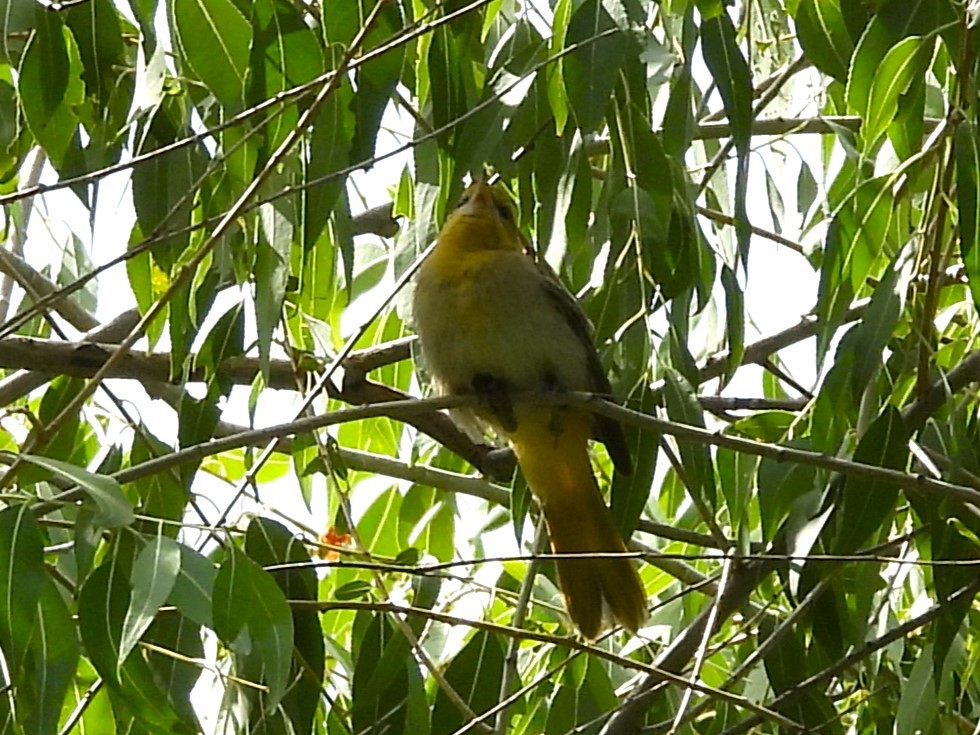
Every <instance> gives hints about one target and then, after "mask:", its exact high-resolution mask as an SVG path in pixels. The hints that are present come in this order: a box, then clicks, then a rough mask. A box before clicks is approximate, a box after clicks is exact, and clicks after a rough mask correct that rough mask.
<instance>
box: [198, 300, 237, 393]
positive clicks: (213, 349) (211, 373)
mask: <svg viewBox="0 0 980 735" xmlns="http://www.w3.org/2000/svg"><path fill="white" fill-rule="evenodd" d="M244 352H245V310H244V305H243V304H242V302H241V301H237V302H235V303H234V304H232V307H231V308H230V309H228V311H226V312H225V313H224V314H222V315H221V316H220V317H219V318H218V321H217V322H215V324H214V326H213V327H212V328H211V331H210V332H208V335H207V337H205V338H204V344H203V345H201V349H200V350H199V351H198V353H197V360H196V365H195V366H196V367H200V368H203V369H204V374H205V377H206V378H207V381H208V389H209V391H210V392H211V393H212V395H216V394H219V393H220V394H221V395H224V396H227V395H228V394H229V393H230V392H231V389H232V386H233V385H234V383H233V381H232V379H231V377H229V376H228V375H227V374H223V373H221V372H219V371H218V367H219V366H220V365H221V363H222V362H224V361H225V360H228V359H231V358H233V357H240V356H241V355H243V354H244Z"/></svg>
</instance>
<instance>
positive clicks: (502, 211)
mask: <svg viewBox="0 0 980 735" xmlns="http://www.w3.org/2000/svg"><path fill="white" fill-rule="evenodd" d="M497 214H498V215H500V219H502V220H503V221H504V222H510V221H511V220H513V219H514V213H513V212H511V211H510V207H508V206H507V205H506V204H498V205H497Z"/></svg>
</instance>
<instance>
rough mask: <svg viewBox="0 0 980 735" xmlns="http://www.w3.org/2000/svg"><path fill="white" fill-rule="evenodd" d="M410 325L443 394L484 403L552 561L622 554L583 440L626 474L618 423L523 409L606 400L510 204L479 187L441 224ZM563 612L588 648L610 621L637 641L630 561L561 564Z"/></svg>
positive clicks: (642, 613)
mask: <svg viewBox="0 0 980 735" xmlns="http://www.w3.org/2000/svg"><path fill="white" fill-rule="evenodd" d="M414 316H415V327H416V331H417V332H418V335H419V340H420V343H421V347H422V354H423V356H424V359H425V364H426V366H427V367H428V370H429V372H430V373H431V375H432V377H433V378H434V380H435V382H436V384H437V385H438V386H439V387H440V389H441V390H442V391H443V392H445V393H448V394H450V395H467V394H469V395H472V394H476V395H478V396H479V397H480V398H481V403H480V407H479V408H477V409H476V414H477V416H478V417H479V418H481V419H483V420H484V421H486V422H488V423H489V424H490V425H492V426H493V427H494V428H495V429H496V431H497V432H498V433H500V434H502V435H503V436H505V437H506V438H507V439H508V440H509V441H510V444H511V446H512V447H513V448H514V453H515V454H516V455H517V460H518V463H519V464H520V467H521V471H522V472H523V473H524V476H525V478H526V479H527V482H528V485H529V486H530V488H531V491H532V492H533V493H534V494H535V496H537V498H538V501H539V502H540V504H541V508H542V510H543V511H544V515H545V520H546V521H547V524H548V532H549V536H550V537H551V545H552V548H553V549H554V552H555V553H556V554H583V553H589V552H606V553H608V552H623V551H625V550H626V547H625V546H624V544H623V540H622V538H621V537H620V535H619V532H618V531H617V530H616V527H615V525H614V524H613V521H612V517H611V516H610V514H609V510H608V509H607V508H606V505H605V502H604V501H603V499H602V495H601V494H600V492H599V487H598V485H597V484H596V480H595V476H594V475H593V472H592V465H591V462H590V460H589V454H588V440H589V438H590V437H594V438H596V439H598V440H600V441H602V442H603V443H604V444H605V445H606V447H607V449H608V450H609V454H610V456H611V457H612V459H613V462H614V464H615V466H616V468H617V469H618V470H619V471H620V472H625V473H629V472H631V471H632V466H631V461H630V453H629V450H628V448H627V447H626V442H625V439H624V437H623V432H622V429H621V427H620V426H619V424H617V423H616V422H615V421H612V420H610V419H607V418H605V417H602V416H596V415H594V414H592V413H591V412H589V411H587V410H585V409H582V408H573V407H552V406H528V405H520V404H514V403H512V401H511V399H510V396H511V395H513V394H518V393H529V392H534V391H592V392H596V393H602V394H610V393H611V388H610V385H609V380H608V379H607V377H606V375H605V372H604V371H603V369H602V365H601V363H600V362H599V356H598V354H597V353H596V350H595V346H594V345H593V343H592V338H591V325H590V324H589V322H588V319H587V317H586V316H585V314H584V313H583V312H582V311H581V309H580V308H579V306H578V303H577V302H576V301H575V298H574V297H573V296H572V295H571V294H570V293H569V292H568V291H567V290H566V289H565V288H564V287H563V286H562V285H561V283H560V282H559V281H558V279H557V278H556V277H555V276H554V274H553V273H552V272H551V271H550V270H549V269H547V267H546V266H543V265H540V264H538V263H537V262H535V261H534V260H533V259H532V258H531V257H530V256H529V255H528V254H527V253H526V252H525V248H524V240H523V238H522V237H521V234H520V231H519V230H518V229H517V224H516V222H515V216H514V205H513V203H512V202H511V200H510V198H509V196H508V195H507V194H506V193H505V192H504V191H502V190H501V189H499V188H497V187H492V186H490V185H489V184H486V183H483V182H482V181H481V182H477V183H475V184H473V185H472V186H470V187H469V188H468V189H467V190H466V191H465V192H464V193H463V197H462V199H461V201H460V204H459V206H458V207H457V208H456V210H455V211H454V212H453V213H452V214H451V215H450V216H449V218H448V219H447V220H446V223H445V225H444V226H443V228H442V231H441V232H440V233H439V239H438V241H437V243H436V246H435V248H434V249H433V251H432V253H431V254H430V255H429V257H428V258H426V260H425V262H424V263H422V265H421V267H420V269H419V273H418V275H417V278H416V288H415V297H414ZM557 567H558V576H559V579H560V582H561V587H562V591H563V592H564V595H565V603H566V606H567V608H568V613H569V615H570V617H571V619H572V621H573V622H574V623H575V625H576V626H577V627H578V629H579V631H581V633H582V635H583V636H585V637H586V638H587V639H589V640H593V639H595V638H596V637H597V636H598V635H599V632H600V631H601V630H602V627H603V624H604V622H606V621H607V620H608V619H609V618H610V617H611V618H613V619H615V620H616V621H618V622H619V623H620V624H621V625H623V626H624V627H625V628H628V629H629V630H631V631H634V632H635V631H636V630H637V629H638V628H639V627H640V626H641V625H642V624H643V622H644V621H645V620H646V617H647V607H646V597H645V595H644V592H643V586H642V584H641V583H640V579H639V576H638V575H637V573H636V569H635V568H634V566H633V563H632V561H631V560H630V559H629V558H626V557H615V556H607V557H597V558H585V559H581V558H575V559H559V560H558V562H557Z"/></svg>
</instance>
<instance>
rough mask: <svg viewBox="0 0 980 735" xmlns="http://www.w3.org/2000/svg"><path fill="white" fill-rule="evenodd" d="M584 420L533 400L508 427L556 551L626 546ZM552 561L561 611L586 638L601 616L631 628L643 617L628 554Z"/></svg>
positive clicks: (642, 601)
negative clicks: (598, 477)
mask: <svg viewBox="0 0 980 735" xmlns="http://www.w3.org/2000/svg"><path fill="white" fill-rule="evenodd" d="M590 427H591V417H590V415H589V414H588V413H587V412H585V411H581V410H577V409H568V408H566V409H552V408H544V407H534V408H526V409H524V410H523V411H522V412H521V415H520V416H519V417H518V420H517V429H516V430H515V431H514V432H513V433H511V434H510V440H511V443H512V444H513V446H514V451H515V453H516V454H517V459H518V462H519V463H520V465H521V470H522V472H523V473H524V476H525V478H526V479H527V482H528V485H529V486H530V487H531V490H532V492H534V494H535V495H536V496H537V497H538V500H539V501H540V502H541V507H542V509H543V510H544V515H545V520H546V521H547V523H548V533H549V536H550V537H551V546H552V549H553V550H554V552H555V553H556V554H587V553H596V552H598V553H616V552H625V551H626V547H625V545H624V544H623V540H622V538H621V536H620V535H619V531H617V530H616V527H615V525H614V524H613V521H612V516H611V515H610V513H609V509H608V508H607V507H606V504H605V503H604V502H603V500H602V496H601V495H600V493H599V488H598V486H597V485H596V481H595V476H594V475H593V474H592V465H591V463H590V462H589V454H588V438H589V434H590V430H591V429H590ZM556 566H557V567H558V577H559V580H560V582H561V587H562V591H563V592H564V594H565V604H566V606H567V608H568V613H569V615H570V616H571V618H572V621H573V622H574V623H575V625H576V626H577V627H578V629H579V631H581V633H582V635H583V636H585V637H586V638H587V639H589V640H594V639H595V638H596V637H598V635H599V632H600V631H601V630H602V627H603V622H604V618H606V617H607V616H608V617H611V618H613V619H615V620H616V621H617V622H618V623H619V624H621V625H622V626H623V627H625V628H627V629H629V630H631V631H634V632H635V631H636V630H637V629H638V628H639V627H640V626H641V625H642V624H643V622H644V621H645V620H646V617H647V607H646V595H645V594H644V592H643V586H642V584H641V583H640V578H639V575H638V574H637V573H636V569H635V567H634V566H633V562H632V560H630V559H629V558H626V557H615V556H610V557H594V558H581V559H579V558H576V559H559V560H558V561H557V564H556Z"/></svg>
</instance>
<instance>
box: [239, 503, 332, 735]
mask: <svg viewBox="0 0 980 735" xmlns="http://www.w3.org/2000/svg"><path fill="white" fill-rule="evenodd" d="M245 552H246V553H247V554H248V555H249V556H250V557H251V558H252V559H254V560H255V562H256V563H257V564H260V565H262V566H271V565H273V564H289V565H292V568H290V569H280V570H275V571H272V572H270V574H271V575H272V578H273V579H274V580H275V581H276V584H278V585H279V588H280V589H281V590H282V592H283V594H284V595H285V596H286V599H288V600H290V601H298V602H316V600H317V598H318V583H317V577H316V572H314V571H313V568H312V560H311V559H310V554H309V552H308V551H307V548H306V546H305V545H304V544H303V542H302V539H300V538H299V537H297V536H295V535H294V534H292V533H290V532H289V530H288V529H287V528H286V527H285V526H283V525H282V524H280V523H277V522H275V521H272V520H269V519H267V518H256V519H255V520H253V521H252V522H251V523H250V524H249V525H248V530H247V531H246V534H245ZM292 618H293V630H294V631H295V645H294V658H295V660H294V662H293V665H292V670H291V674H290V680H291V681H292V684H291V686H290V687H289V690H288V691H287V692H286V694H285V696H284V697H283V700H282V703H281V705H280V706H281V708H282V711H283V713H284V714H285V715H286V716H287V717H288V719H289V721H290V723H291V725H292V727H293V728H294V729H295V731H296V732H310V731H311V728H312V727H313V722H314V717H315V715H316V711H317V705H318V702H319V697H320V693H321V691H322V689H323V676H324V655H325V654H324V643H323V629H322V628H321V626H320V614H319V612H317V610H316V609H314V608H312V607H310V608H306V609H304V608H300V607H293V609H292Z"/></svg>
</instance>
